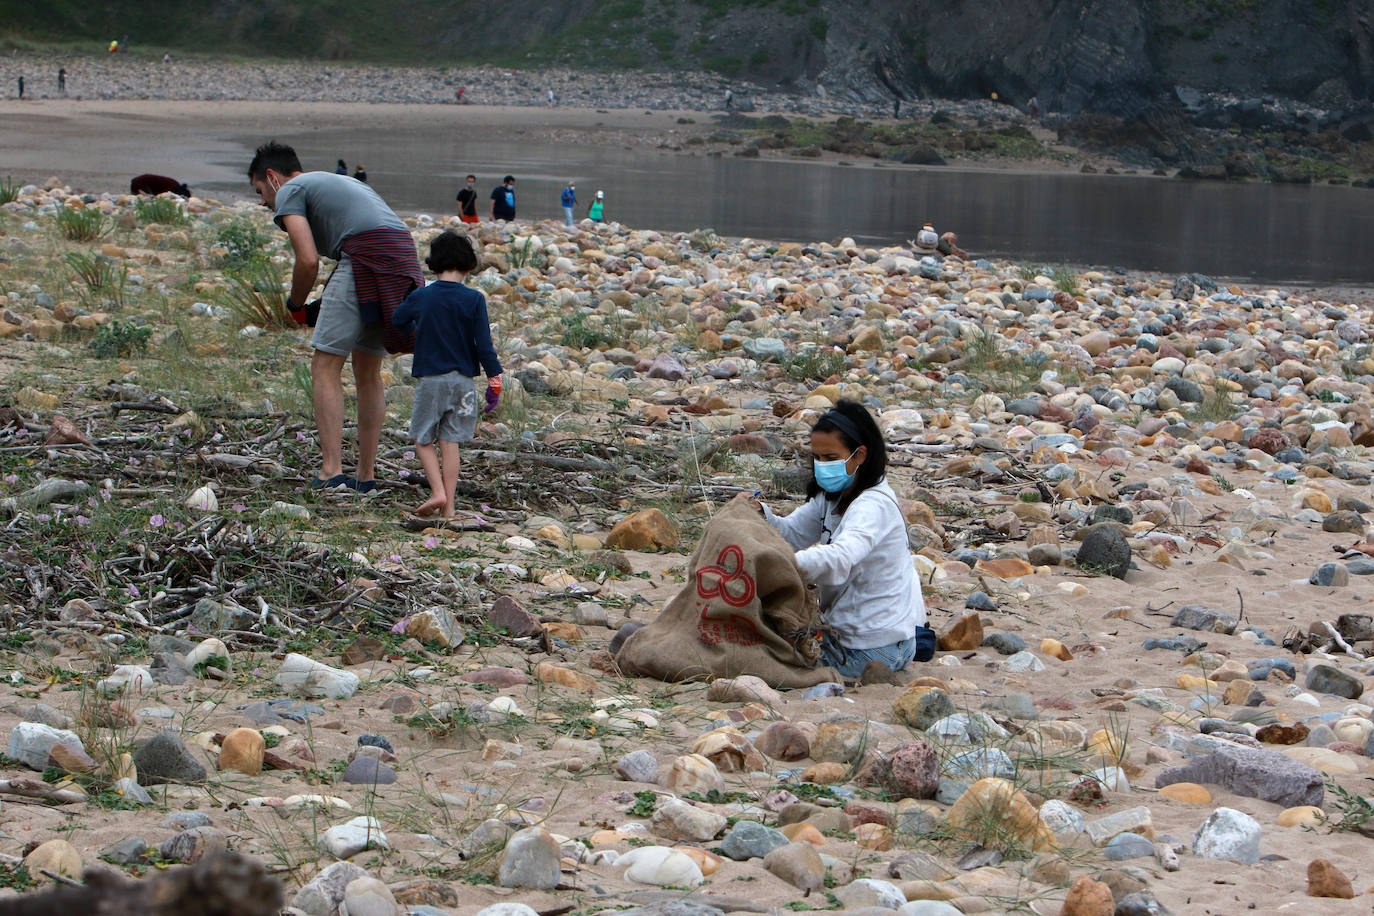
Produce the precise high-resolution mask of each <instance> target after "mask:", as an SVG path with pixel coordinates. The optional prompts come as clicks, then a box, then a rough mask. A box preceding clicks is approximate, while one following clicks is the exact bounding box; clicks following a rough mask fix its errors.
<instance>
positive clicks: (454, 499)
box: [439, 439, 459, 518]
mask: <svg viewBox="0 0 1374 916" xmlns="http://www.w3.org/2000/svg"><path fill="white" fill-rule="evenodd" d="M439 452H440V454H441V455H443V457H444V495H445V496H446V497H447V499H448V504H447V505H446V506H445V507H444V517H445V518H453V507H454V506H456V505H458V465H459V462H458V443H457V442H446V441H444V440H443V439H440V440H439Z"/></svg>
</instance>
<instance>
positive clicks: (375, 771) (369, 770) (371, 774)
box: [339, 756, 396, 786]
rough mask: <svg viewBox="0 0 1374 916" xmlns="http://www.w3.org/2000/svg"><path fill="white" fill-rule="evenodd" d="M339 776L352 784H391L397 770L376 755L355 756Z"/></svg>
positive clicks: (394, 779)
mask: <svg viewBox="0 0 1374 916" xmlns="http://www.w3.org/2000/svg"><path fill="white" fill-rule="evenodd" d="M339 778H340V779H342V780H343V781H344V782H346V783H348V784H349V785H350V786H389V785H391V784H392V783H393V782H395V781H396V771H395V770H393V769H392V768H391V767H389V766H387V765H386V764H385V763H383V762H382V761H380V760H378V759H377V758H375V757H366V756H364V757H355V758H353V761H352V762H351V763H349V765H348V766H347V768H345V769H344V771H343V774H342V775H340V776H339Z"/></svg>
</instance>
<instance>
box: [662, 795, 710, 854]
mask: <svg viewBox="0 0 1374 916" xmlns="http://www.w3.org/2000/svg"><path fill="white" fill-rule="evenodd" d="M725 824H726V820H725V817H724V816H723V815H720V814H716V813H715V812H712V811H706V810H703V809H701V808H697V807H695V806H693V805H689V804H687V802H685V801H682V800H680V799H676V798H669V799H665V800H664V801H663V802H662V803H661V804H660V805H659V806H658V809H657V810H655V811H654V817H653V829H654V832H655V833H657V834H660V835H661V836H664V837H667V838H668V839H671V840H686V841H687V842H691V843H704V842H705V841H707V840H710V839H714V838H715V836H716V834H718V833H720V832H721V831H722V830H724V829H725Z"/></svg>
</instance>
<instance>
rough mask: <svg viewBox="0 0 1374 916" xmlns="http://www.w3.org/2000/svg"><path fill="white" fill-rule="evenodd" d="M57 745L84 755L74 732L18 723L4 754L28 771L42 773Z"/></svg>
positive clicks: (39, 723) (11, 733)
mask: <svg viewBox="0 0 1374 916" xmlns="http://www.w3.org/2000/svg"><path fill="white" fill-rule="evenodd" d="M58 744H64V745H66V746H67V747H70V748H72V749H73V750H79V751H81V753H82V754H85V753H86V749H85V748H84V747H83V746H82V744H81V739H80V738H78V737H77V735H76V732H69V731H67V730H65V729H61V728H53V727H52V726H51V725H44V724H43V723H41V722H20V723H19V724H18V725H16V726H15V727H14V730H13V731H11V732H10V743H9V747H8V748H7V749H6V751H5V753H6V754H8V755H9V756H10V757H13V758H14V759H15V760H18V761H19V762H20V763H22V764H24V766H26V767H28V768H29V769H31V770H38V771H39V772H42V771H43V770H44V769H45V768H46V767H47V765H48V754H50V753H51V752H52V749H53V747H54V746H55V745H58Z"/></svg>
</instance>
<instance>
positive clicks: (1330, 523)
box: [1322, 509, 1364, 534]
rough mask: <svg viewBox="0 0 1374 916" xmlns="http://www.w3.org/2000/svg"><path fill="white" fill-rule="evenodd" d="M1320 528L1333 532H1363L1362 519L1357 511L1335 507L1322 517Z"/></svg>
mask: <svg viewBox="0 0 1374 916" xmlns="http://www.w3.org/2000/svg"><path fill="white" fill-rule="evenodd" d="M1322 530H1323V531H1327V532H1331V533H1333V534H1342V533H1345V534H1364V519H1363V518H1361V517H1360V513H1358V512H1353V511H1351V510H1349V509H1337V510H1336V511H1335V512H1330V513H1327V516H1326V518H1324V519H1322Z"/></svg>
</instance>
